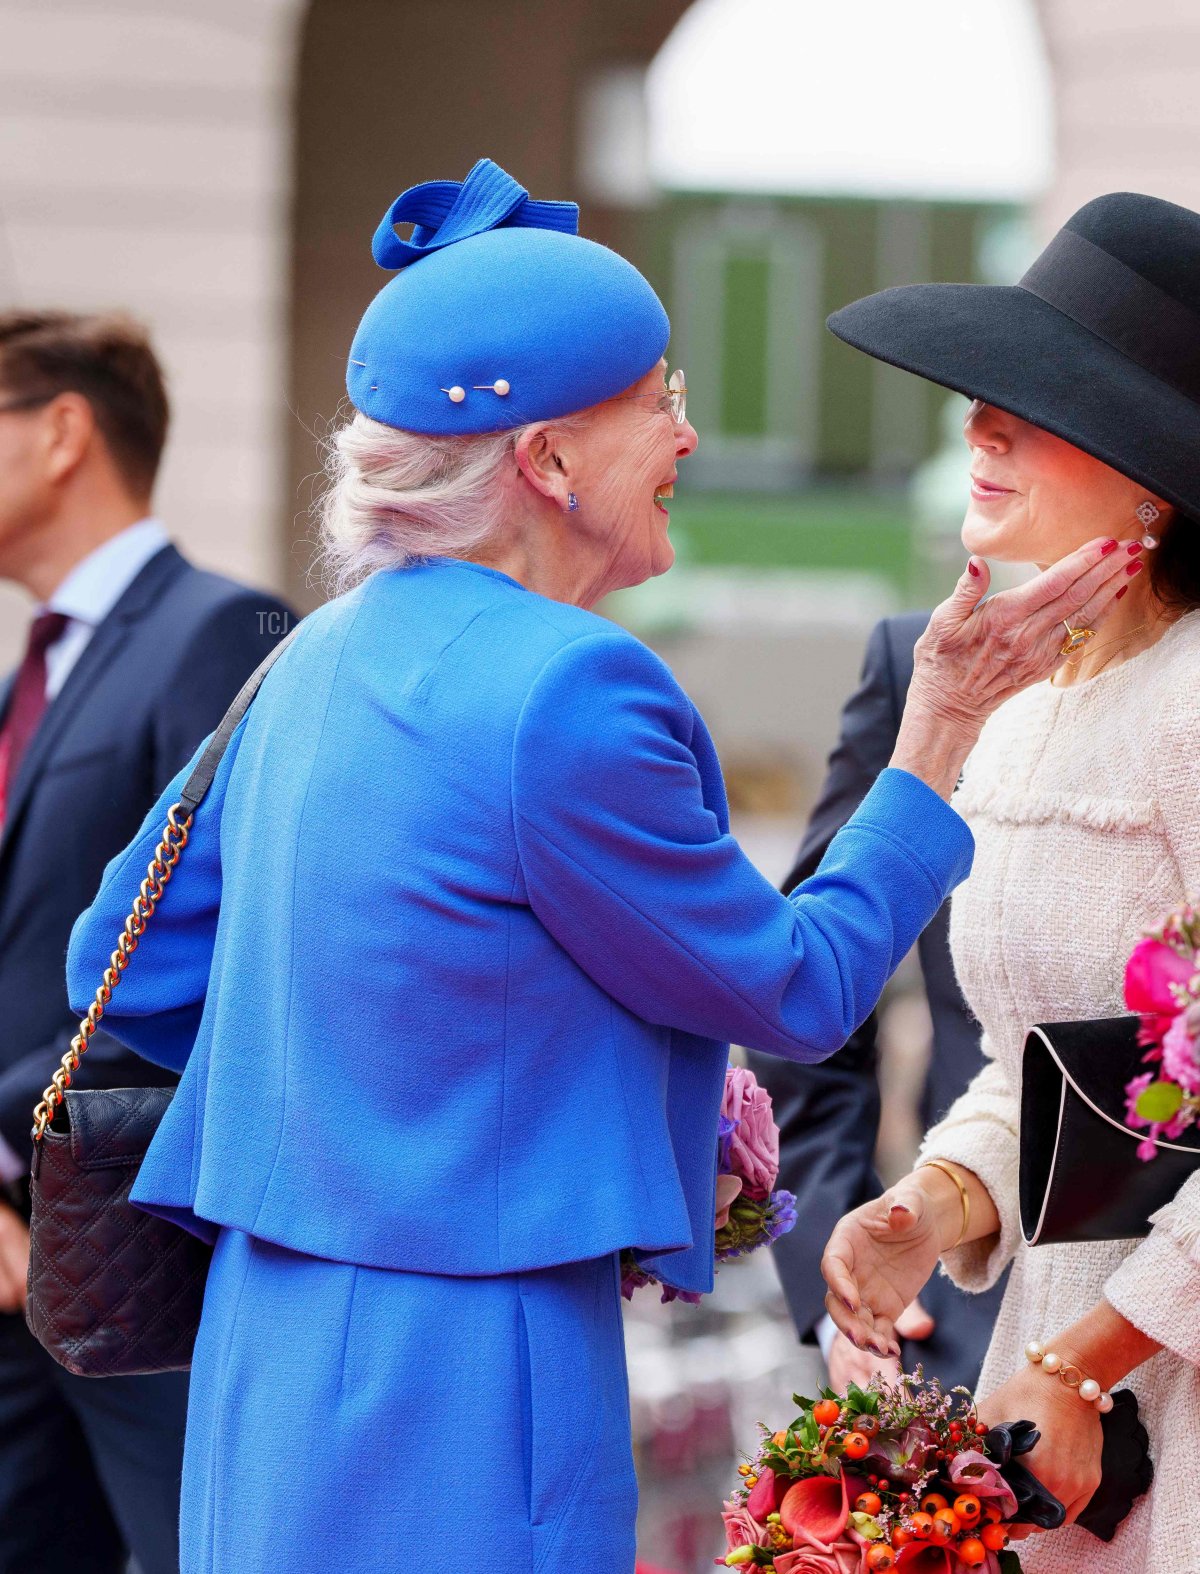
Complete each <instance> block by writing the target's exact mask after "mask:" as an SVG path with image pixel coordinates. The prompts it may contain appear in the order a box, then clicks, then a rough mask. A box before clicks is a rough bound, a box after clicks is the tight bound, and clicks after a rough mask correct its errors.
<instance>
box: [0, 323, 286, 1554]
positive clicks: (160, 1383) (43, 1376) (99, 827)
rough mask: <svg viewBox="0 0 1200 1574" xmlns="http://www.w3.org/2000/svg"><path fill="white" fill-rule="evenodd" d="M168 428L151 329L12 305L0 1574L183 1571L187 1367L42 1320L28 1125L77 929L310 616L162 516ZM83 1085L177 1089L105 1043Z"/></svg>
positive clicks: (2, 751) (5, 553)
mask: <svg viewBox="0 0 1200 1574" xmlns="http://www.w3.org/2000/svg"><path fill="white" fill-rule="evenodd" d="M167 418H168V410H167V400H166V394H165V390H164V387H163V382H162V374H161V371H160V368H159V366H158V363H157V361H156V359H155V357H154V353H153V351H152V350H151V348H150V345H149V343H148V341H147V339H146V336H145V334H144V332H143V331H142V330H141V329H140V328H139V327H138V326H137V325H136V324H134V323H131V322H129V321H127V320H125V319H122V318H118V317H77V316H73V315H70V314H67V313H51V312H10V313H7V314H4V315H0V577H2V578H5V579H8V580H11V581H13V582H15V583H17V584H19V585H22V586H23V587H24V588H25V589H26V590H28V591H29V592H30V593H31V594H32V595H33V596H34V598H35V599H36V601H37V602H38V603H39V605H38V608H37V610H36V615H35V617H34V620H33V623H32V626H31V629H30V633H29V639H28V644H27V647H26V651H25V656H24V658H23V660H22V661H21V663H20V665H19V667H18V669H17V670H16V672H15V673H13V674H11V675H10V676H9V678H8V679H7V680H5V681H4V682H3V683H0V1183H2V1185H0V1196H2V1197H3V1198H4V1200H3V1201H0V1574H68V1571H69V1574H119V1571H120V1570H123V1569H124V1568H125V1567H126V1566H127V1564H128V1561H129V1558H130V1556H132V1557H133V1558H134V1560H135V1567H136V1568H137V1569H138V1570H139V1571H140V1574H174V1571H177V1569H178V1530H177V1520H178V1512H179V1480H180V1468H181V1460H182V1446H183V1430H184V1421H185V1416H186V1405H187V1378H186V1374H184V1373H170V1374H165V1375H162V1376H153V1377H136V1378H108V1379H102V1380H99V1381H96V1380H89V1379H82V1378H76V1377H72V1376H71V1375H70V1374H69V1373H67V1372H66V1371H64V1370H63V1369H61V1368H60V1367H58V1366H56V1365H55V1363H54V1362H53V1361H52V1360H51V1359H50V1357H49V1356H48V1355H46V1353H45V1352H44V1351H43V1350H42V1349H41V1347H40V1346H39V1345H38V1344H37V1343H36V1342H35V1341H34V1339H33V1337H32V1335H31V1334H30V1333H29V1331H28V1329H27V1328H26V1326H25V1321H24V1317H23V1315H22V1311H23V1306H24V1296H25V1275H26V1271H27V1267H28V1255H29V1236H28V1230H27V1227H26V1224H25V1220H24V1217H23V1211H24V1210H23V1204H24V1202H25V1200H26V1199H27V1195H28V1193H27V1174H28V1167H29V1157H30V1151H31V1144H30V1127H31V1124H32V1120H31V1117H32V1111H33V1107H34V1105H35V1103H36V1102H37V1100H38V1098H39V1096H40V1094H41V1090H42V1089H43V1088H44V1087H45V1085H46V1084H47V1082H48V1081H49V1080H50V1076H51V1073H52V1072H53V1071H54V1069H55V1067H56V1066H57V1064H58V1061H59V1059H60V1057H61V1056H62V1054H63V1052H64V1050H65V1049H66V1048H67V1046H68V1043H69V1041H70V1039H71V1036H72V1034H73V1032H74V1030H75V1027H76V1023H75V1020H74V1019H73V1017H72V1014H71V1010H70V1007H69V1005H68V1003H67V994H66V985H65V978H64V965H65V964H64V958H65V954H66V947H67V940H68V937H69V934H70V930H71V925H72V923H73V921H74V919H75V918H76V916H77V915H78V914H79V913H80V912H81V911H82V910H83V909H84V908H85V907H87V906H88V904H89V903H90V902H91V900H92V898H93V896H94V895H95V892H96V889H97V887H98V885H99V882H100V875H101V872H102V870H103V868H104V865H105V863H106V862H107V861H108V859H109V858H110V857H112V856H113V855H114V854H115V853H117V852H119V851H120V850H121V849H122V848H123V847H124V846H125V845H126V844H127V843H128V842H129V840H130V839H131V838H132V836H133V835H134V833H135V831H136V830H137V828H138V826H139V825H140V824H141V821H142V819H143V816H144V815H145V813H146V811H147V810H148V809H149V807H150V805H151V804H152V803H153V801H154V799H155V798H156V797H157V795H158V794H159V792H161V790H162V788H163V787H164V786H165V785H166V783H167V782H168V781H169V780H170V778H171V777H172V776H173V775H174V774H175V773H176V772H177V771H178V770H179V769H180V768H181V766H183V765H184V764H186V762H187V761H188V760H189V759H190V758H191V756H192V755H193V753H194V752H195V750H196V748H197V746H198V745H199V744H200V742H201V741H202V739H203V738H204V737H205V736H206V735H207V734H208V733H209V732H210V731H211V730H212V729H213V728H214V727H215V726H216V724H217V722H218V721H219V720H220V718H221V715H222V714H223V712H224V711H225V709H226V707H227V705H228V704H229V702H230V701H231V700H232V698H233V696H234V694H235V693H236V692H237V690H238V688H239V687H240V685H241V684H242V682H243V681H244V679H245V678H246V677H247V676H248V675H249V674H250V672H251V671H252V670H253V669H254V667H255V666H257V664H258V663H259V661H261V660H262V658H263V657H264V656H265V655H266V654H267V652H268V651H269V650H270V649H271V647H272V646H273V645H274V644H275V643H276V642H277V641H278V640H279V639H280V638H281V637H282V636H283V634H284V633H286V631H287V628H288V626H289V624H290V622H291V621H292V614H291V612H290V610H289V609H288V608H287V607H286V606H285V605H284V604H283V603H282V602H280V601H277V600H276V599H274V598H273V597H271V596H267V595H264V594H263V593H261V592H258V591H251V590H249V589H246V588H245V587H243V586H241V585H238V584H235V583H233V582H232V581H231V580H227V579H222V578H219V577H218V576H217V575H215V574H209V573H203V572H201V571H200V570H199V569H196V568H194V567H193V566H192V565H191V564H190V563H189V562H188V561H187V560H186V559H185V558H184V557H183V556H181V554H180V553H179V552H178V551H177V550H176V548H175V547H174V546H173V545H172V544H171V543H170V541H169V540H168V539H167V537H166V535H165V533H164V531H163V528H162V526H161V525H160V524H159V523H158V521H157V520H155V519H153V518H152V517H150V495H151V490H152V487H153V483H154V478H155V473H156V471H157V468H158V461H159V457H160V454H161V451H162V447H163V443H164V441H165V438H166V430H167ZM184 877H186V876H184ZM133 894H134V893H133V892H131V893H130V895H131V898H132V896H133ZM113 941H114V944H115V942H116V936H115V935H114V936H113ZM97 982H99V980H97ZM78 1080H79V1084H80V1085H82V1086H88V1085H91V1086H109V1087H114V1086H129V1085H133V1084H139V1083H147V1082H155V1081H162V1080H167V1078H166V1077H165V1074H164V1073H162V1072H160V1071H158V1070H157V1069H156V1068H154V1067H152V1066H150V1065H148V1064H146V1063H145V1062H142V1061H140V1060H138V1059H137V1057H136V1056H134V1055H132V1054H130V1053H129V1052H128V1051H127V1050H125V1049H124V1048H123V1047H122V1046H121V1045H120V1044H118V1043H117V1042H116V1040H115V1039H113V1038H111V1037H109V1036H108V1035H107V1034H106V1033H104V1032H103V1031H102V1030H101V1031H99V1032H97V1033H96V1034H95V1036H94V1037H93V1039H92V1041H91V1046H90V1048H89V1051H88V1055H87V1058H86V1060H85V1061H84V1064H83V1068H82V1069H81V1072H80V1074H79V1079H78Z"/></svg>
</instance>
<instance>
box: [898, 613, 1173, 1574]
mask: <svg viewBox="0 0 1200 1574" xmlns="http://www.w3.org/2000/svg"><path fill="white" fill-rule="evenodd" d="M954 804H955V807H956V808H957V809H958V810H959V811H960V813H961V814H962V815H963V817H964V818H965V819H966V820H967V822H968V823H969V824H970V826H971V829H972V831H973V832H974V834H975V837H976V843H977V850H976V855H975V865H974V869H973V871H972V874H971V878H970V879H969V880H968V881H967V883H966V884H965V885H963V886H960V887H959V889H958V892H957V893H956V895H955V897H954V905H953V909H952V917H951V925H950V935H951V942H950V943H951V949H952V952H953V956H954V964H955V968H956V970H957V973H958V977H959V981H960V983H961V984H962V987H963V991H964V993H965V994H966V997H967V1000H968V1002H969V1004H970V1006H971V1009H972V1010H973V1011H974V1013H975V1015H976V1016H977V1017H978V1019H979V1021H980V1023H981V1025H982V1028H983V1040H982V1043H983V1049H984V1052H985V1054H986V1055H987V1057H988V1064H987V1065H985V1066H984V1068H983V1070H982V1071H980V1073H979V1074H978V1076H977V1077H976V1078H975V1080H974V1082H973V1083H972V1084H971V1086H970V1087H969V1088H968V1089H967V1091H966V1092H965V1093H964V1094H963V1095H962V1097H961V1098H960V1099H959V1100H958V1101H957V1103H955V1104H954V1105H953V1106H952V1107H951V1109H950V1111H949V1112H948V1114H947V1115H946V1116H945V1118H944V1119H943V1120H942V1121H941V1122H940V1124H939V1125H937V1126H935V1127H934V1128H933V1130H932V1131H931V1132H930V1133H929V1134H928V1136H927V1137H926V1139H925V1142H924V1145H923V1148H922V1155H921V1156H922V1157H923V1158H934V1157H937V1158H944V1159H952V1160H954V1161H955V1162H957V1163H959V1164H962V1165H964V1166H966V1168H968V1169H970V1170H973V1171H974V1172H975V1174H977V1175H978V1176H979V1178H980V1179H981V1180H982V1181H983V1183H984V1185H985V1186H986V1187H987V1189H988V1191H989V1192H990V1193H991V1195H992V1197H993V1199H994V1200H995V1203H996V1207H997V1210H998V1212H999V1214H1000V1234H999V1237H998V1239H997V1238H996V1237H992V1238H991V1240H990V1241H980V1242H975V1243H972V1244H971V1245H969V1246H965V1247H962V1248H960V1249H959V1250H957V1251H954V1252H950V1253H948V1254H947V1256H946V1259H945V1264H944V1266H945V1269H946V1271H947V1272H948V1273H949V1274H950V1276H951V1278H952V1279H954V1281H955V1282H956V1283H958V1284H959V1285H961V1286H962V1287H963V1288H964V1289H967V1290H982V1289H985V1288H987V1287H988V1286H989V1285H991V1284H993V1283H994V1282H995V1280H996V1278H997V1277H998V1276H999V1274H1000V1272H1001V1270H1002V1269H1003V1267H1004V1265H1005V1263H1007V1262H1008V1261H1009V1260H1010V1259H1011V1260H1013V1272H1012V1277H1011V1279H1010V1281H1009V1285H1008V1290H1007V1293H1006V1294H1005V1297H1004V1303H1003V1306H1002V1308H1001V1312H1000V1316H999V1319H998V1321H997V1324H996V1328H995V1332H994V1334H993V1336H992V1342H991V1346H990V1348H989V1350H988V1354H987V1358H986V1360H985V1362H984V1367H983V1374H982V1377H981V1379H980V1388H979V1392H980V1393H981V1394H983V1395H986V1394H987V1393H989V1392H991V1391H992V1390H993V1389H994V1388H996V1387H998V1386H999V1384H1000V1383H1002V1382H1004V1381H1005V1380H1006V1379H1007V1378H1009V1377H1010V1376H1012V1374H1013V1373H1014V1372H1015V1371H1017V1370H1018V1369H1019V1368H1020V1367H1021V1365H1022V1364H1023V1363H1024V1360H1025V1356H1024V1349H1025V1345H1026V1344H1027V1343H1028V1341H1029V1340H1031V1339H1047V1338H1052V1337H1053V1336H1054V1335H1055V1334H1056V1333H1060V1332H1061V1331H1062V1330H1063V1329H1064V1328H1066V1327H1067V1326H1069V1325H1070V1324H1071V1323H1073V1322H1074V1321H1075V1320H1076V1319H1077V1318H1078V1317H1079V1316H1081V1315H1082V1314H1083V1313H1084V1312H1085V1311H1086V1310H1087V1309H1088V1308H1089V1307H1090V1306H1092V1305H1093V1304H1094V1303H1095V1302H1096V1301H1097V1300H1099V1299H1100V1298H1101V1297H1106V1298H1107V1299H1108V1300H1109V1301H1110V1302H1111V1303H1112V1305H1113V1306H1115V1307H1116V1308H1117V1310H1118V1311H1119V1312H1121V1314H1122V1315H1123V1316H1125V1317H1127V1318H1128V1319H1129V1321H1130V1322H1131V1323H1133V1324H1135V1325H1136V1326H1137V1327H1138V1328H1140V1329H1142V1330H1143V1331H1144V1332H1145V1333H1147V1334H1149V1335H1150V1336H1151V1337H1152V1338H1154V1339H1155V1340H1157V1341H1159V1342H1160V1343H1161V1344H1162V1345H1163V1346H1164V1349H1163V1350H1162V1352H1161V1353H1160V1354H1159V1355H1157V1356H1155V1358H1154V1359H1153V1360H1152V1361H1149V1362H1147V1363H1146V1364H1145V1365H1144V1366H1142V1367H1140V1368H1139V1369H1138V1370H1137V1371H1135V1372H1134V1373H1132V1375H1131V1376H1130V1377H1129V1378H1128V1379H1126V1384H1125V1385H1121V1386H1126V1385H1127V1386H1128V1387H1130V1388H1132V1389H1133V1390H1134V1392H1135V1393H1136V1395H1137V1398H1138V1404H1139V1406H1140V1408H1141V1414H1142V1417H1143V1419H1144V1421H1145V1424H1146V1427H1147V1429H1148V1431H1149V1433H1150V1443H1151V1453H1152V1455H1153V1458H1154V1463H1155V1472H1156V1474H1155V1484H1154V1488H1153V1491H1152V1493H1151V1494H1150V1495H1148V1496H1147V1497H1145V1498H1143V1499H1142V1500H1141V1502H1140V1504H1139V1505H1138V1506H1137V1507H1136V1508H1135V1509H1134V1511H1133V1513H1132V1514H1131V1515H1130V1516H1129V1518H1128V1519H1127V1520H1125V1522H1124V1523H1123V1524H1122V1526H1121V1527H1120V1529H1119V1530H1118V1532H1117V1535H1116V1539H1115V1540H1114V1541H1112V1542H1111V1543H1109V1544H1108V1545H1105V1543H1103V1542H1101V1541H1099V1540H1097V1539H1096V1538H1095V1537H1094V1536H1092V1535H1089V1534H1088V1533H1087V1532H1086V1531H1082V1530H1077V1529H1075V1528H1074V1527H1069V1528H1067V1529H1064V1530H1061V1531H1056V1532H1053V1533H1049V1534H1045V1535H1038V1536H1034V1537H1031V1538H1030V1539H1028V1540H1026V1541H1024V1542H1022V1543H1021V1547H1020V1556H1021V1561H1022V1564H1023V1566H1024V1567H1025V1569H1026V1570H1027V1571H1028V1574H1081V1571H1083V1570H1090V1571H1093V1574H1109V1571H1112V1574H1117V1571H1120V1574H1134V1571H1142V1570H1148V1571H1152V1574H1168V1571H1169V1574H1200V1506H1198V1505H1200V1370H1198V1368H1200V1175H1196V1176H1193V1177H1192V1178H1191V1179H1190V1180H1189V1181H1188V1182H1187V1184H1186V1185H1185V1186H1184V1187H1183V1188H1182V1190H1181V1191H1180V1192H1179V1193H1178V1194H1177V1196H1176V1197H1175V1199H1174V1201H1173V1202H1172V1203H1171V1204H1170V1205H1169V1206H1167V1207H1166V1208H1163V1209H1162V1210H1161V1211H1160V1212H1159V1213H1158V1214H1157V1215H1156V1216H1155V1217H1156V1222H1155V1224H1154V1228H1153V1230H1152V1231H1151V1234H1150V1235H1149V1237H1148V1238H1147V1239H1146V1240H1145V1241H1140V1242H1139V1241H1109V1242H1102V1243H1097V1244H1088V1245H1063V1246H1037V1247H1033V1248H1029V1247H1026V1246H1025V1244H1024V1242H1023V1241H1022V1239H1021V1228H1020V1219H1019V1215H1018V1204H1017V1111H1018V1100H1019V1095H1020V1075H1021V1049H1022V1046H1023V1043H1024V1039H1025V1032H1026V1029H1027V1028H1028V1027H1029V1026H1030V1025H1031V1024H1032V1023H1034V1022H1045V1021H1056V1020H1057V1021H1067V1020H1071V1019H1084V1018H1088V1017H1102V1016H1115V1015H1118V1014H1119V1013H1121V1012H1123V1011H1124V1009H1125V1007H1124V1004H1123V1000H1122V987H1121V986H1122V978H1123V974H1124V966H1125V960H1126V958H1127V957H1128V955H1129V952H1130V951H1131V950H1132V948H1133V946H1134V944H1135V943H1136V941H1137V940H1138V938H1139V936H1140V934H1141V932H1142V930H1143V929H1144V928H1146V927H1147V926H1149V925H1152V924H1155V923H1157V922H1158V921H1159V920H1160V919H1161V918H1162V917H1163V916H1164V915H1165V914H1166V913H1167V912H1168V911H1169V910H1170V909H1171V908H1172V907H1174V906H1176V905H1177V904H1178V903H1179V902H1181V901H1182V900H1183V899H1184V898H1185V897H1187V896H1193V897H1197V898H1200V612H1192V613H1189V614H1187V615H1186V616H1185V617H1183V618H1181V619H1180V620H1179V621H1178V622H1177V623H1175V624H1173V625H1172V626H1171V627H1170V628H1168V629H1167V631H1166V632H1165V633H1164V634H1163V636H1162V637H1161V638H1160V639H1159V641H1158V642H1157V643H1156V644H1155V645H1153V646H1152V647H1151V648H1150V649H1149V650H1146V651H1143V652H1142V653H1141V654H1139V655H1136V656H1133V657H1131V658H1130V659H1129V660H1128V661H1126V662H1123V663H1121V664H1119V665H1116V666H1113V667H1110V668H1108V669H1107V670H1106V671H1102V672H1100V673H1098V674H1097V676H1096V677H1095V678H1093V679H1091V680H1090V681H1088V682H1086V683H1083V684H1078V685H1076V686H1074V687H1072V688H1068V689H1056V688H1054V687H1052V686H1051V685H1050V684H1049V683H1042V684H1039V685H1037V686H1035V687H1034V688H1032V689H1027V690H1026V691H1025V692H1024V693H1022V694H1019V695H1018V696H1017V697H1016V698H1014V699H1012V700H1010V701H1008V702H1007V703H1006V704H1005V705H1003V706H1002V707H1001V708H1000V710H998V711H997V712H996V713H995V715H994V716H992V718H991V719H990V720H989V721H988V723H987V725H986V726H985V727H984V729H983V733H982V735H981V737H980V740H979V743H978V744H977V745H976V747H975V749H974V750H973V752H972V754H971V756H970V758H969V760H968V761H967V765H966V769H965V771H964V773H963V780H962V783H961V784H960V787H959V790H958V793H957V794H956V796H955V798H954ZM1046 1380H1047V1381H1050V1379H1048V1378H1047V1379H1046Z"/></svg>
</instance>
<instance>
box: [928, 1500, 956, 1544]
mask: <svg viewBox="0 0 1200 1574" xmlns="http://www.w3.org/2000/svg"><path fill="white" fill-rule="evenodd" d="M961 1529H962V1521H961V1520H960V1519H959V1517H958V1515H957V1514H956V1513H955V1512H954V1510H953V1509H952V1508H939V1509H938V1511H937V1513H936V1514H935V1515H934V1516H933V1539H934V1540H935V1541H942V1542H945V1541H953V1540H954V1538H955V1536H957V1535H958V1533H959V1531H960V1530H961Z"/></svg>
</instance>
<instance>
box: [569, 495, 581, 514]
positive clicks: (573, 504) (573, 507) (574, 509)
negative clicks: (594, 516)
mask: <svg viewBox="0 0 1200 1574" xmlns="http://www.w3.org/2000/svg"><path fill="white" fill-rule="evenodd" d="M567 511H568V513H572V514H577V513H578V512H579V499H578V498H577V497H576V496H575V494H574V492H568V493H567Z"/></svg>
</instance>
